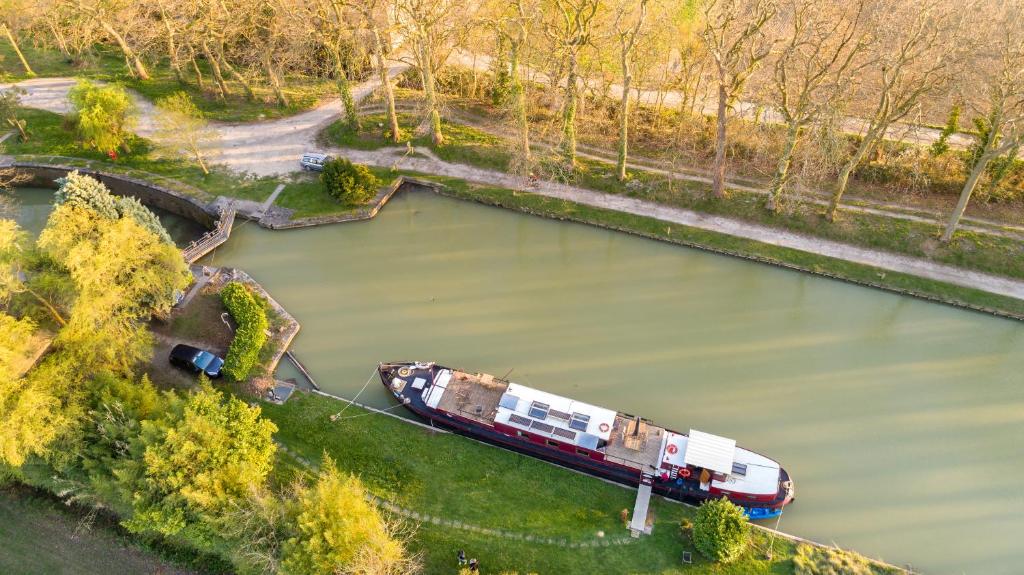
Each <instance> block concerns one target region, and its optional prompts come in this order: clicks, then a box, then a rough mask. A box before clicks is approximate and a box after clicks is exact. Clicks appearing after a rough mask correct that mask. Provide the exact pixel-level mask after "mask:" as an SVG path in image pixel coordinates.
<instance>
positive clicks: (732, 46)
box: [702, 0, 778, 198]
mask: <svg viewBox="0 0 1024 575" xmlns="http://www.w3.org/2000/svg"><path fill="white" fill-rule="evenodd" d="M703 12H704V33H703V36H702V37H703V39H704V44H705V46H706V47H707V50H708V54H710V55H711V59H712V61H713V62H714V66H715V80H716V82H717V88H718V112H717V119H718V121H717V128H716V135H715V163H714V168H713V173H712V189H713V191H714V194H715V197H718V198H724V197H725V196H726V191H725V162H726V149H725V144H726V139H727V136H726V129H727V120H728V118H727V114H728V112H729V108H730V106H731V105H732V103H733V102H734V101H735V100H736V99H737V98H738V97H739V95H740V94H741V93H742V92H743V88H744V86H745V85H746V83H747V80H748V79H749V78H750V75H751V74H753V73H754V71H755V70H756V69H757V68H758V66H759V65H760V64H761V62H762V61H763V60H764V59H765V58H767V57H768V55H769V54H770V53H771V48H772V44H771V41H770V40H769V38H768V37H767V35H766V34H765V27H766V26H767V25H768V24H769V22H771V21H772V19H773V18H774V17H775V15H776V14H777V13H778V7H777V6H776V5H775V1H774V0H707V1H706V2H705V4H704V9H703Z"/></svg>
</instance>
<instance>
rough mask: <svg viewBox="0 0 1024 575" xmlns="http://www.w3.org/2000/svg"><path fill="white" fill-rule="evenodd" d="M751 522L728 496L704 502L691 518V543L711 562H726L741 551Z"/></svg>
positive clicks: (748, 537) (747, 538)
mask: <svg viewBox="0 0 1024 575" xmlns="http://www.w3.org/2000/svg"><path fill="white" fill-rule="evenodd" d="M749 539H750V525H749V523H748V522H747V516H746V515H745V514H744V513H743V509H742V508H741V507H739V506H738V505H735V504H733V503H732V502H731V501H729V500H728V499H724V498H723V499H712V500H710V501H705V502H704V503H703V504H702V505H701V506H700V508H699V509H697V516H696V517H695V518H694V520H693V544H694V546H695V547H697V550H698V551H700V552H701V553H702V554H703V555H704V556H705V557H707V558H708V559H711V560H712V561H720V562H722V563H728V562H730V561H733V560H735V559H736V558H737V557H739V556H740V554H741V553H743V550H744V549H746V547H747V542H748V540H749Z"/></svg>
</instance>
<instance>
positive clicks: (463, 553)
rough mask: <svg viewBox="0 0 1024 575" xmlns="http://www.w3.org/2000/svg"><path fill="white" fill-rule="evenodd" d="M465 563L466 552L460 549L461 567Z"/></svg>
mask: <svg viewBox="0 0 1024 575" xmlns="http://www.w3.org/2000/svg"><path fill="white" fill-rule="evenodd" d="M465 564H466V552H465V551H463V550H462V549H459V567H462V566H463V565H465Z"/></svg>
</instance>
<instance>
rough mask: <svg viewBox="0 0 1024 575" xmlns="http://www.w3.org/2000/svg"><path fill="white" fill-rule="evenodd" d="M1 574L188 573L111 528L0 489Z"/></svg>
mask: <svg viewBox="0 0 1024 575" xmlns="http://www.w3.org/2000/svg"><path fill="white" fill-rule="evenodd" d="M0 573H5V574H6V575H30V574H33V575H34V574H40V573H61V574H65V575H76V574H82V575H92V574H94V573H124V574H126V575H129V574H139V575H149V574H151V573H163V574H165V575H172V574H180V575H186V574H188V573H193V571H189V570H186V569H184V568H182V567H178V566H175V565H174V564H172V563H169V562H167V561H165V560H163V559H160V558H158V557H156V556H154V555H153V554H152V553H151V552H149V551H148V550H146V549H144V548H141V547H139V546H138V545H137V544H136V543H135V542H134V541H133V540H132V539H130V538H126V537H124V536H122V535H120V534H119V533H117V532H116V531H114V530H112V529H110V528H109V527H108V526H107V525H106V524H105V523H104V521H103V520H99V521H98V522H96V523H94V524H92V525H90V523H89V522H88V521H83V520H82V518H81V517H78V516H75V515H72V514H69V513H68V511H67V510H66V509H65V508H62V507H61V506H58V505H57V504H56V503H55V502H54V501H52V500H50V499H47V498H43V497H40V496H38V495H35V494H34V492H32V491H31V490H28V489H24V488H16V487H4V488H0Z"/></svg>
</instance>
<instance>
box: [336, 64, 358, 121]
mask: <svg viewBox="0 0 1024 575" xmlns="http://www.w3.org/2000/svg"><path fill="white" fill-rule="evenodd" d="M334 74H335V76H337V80H338V95H339V96H340V97H341V105H342V106H345V125H347V126H348V129H349V130H352V131H353V132H358V131H359V129H360V126H359V114H358V113H357V111H356V100H355V98H353V97H352V84H351V83H350V82H349V81H348V74H347V73H346V71H345V66H344V65H342V58H341V55H340V54H338V53H337V52H335V54H334Z"/></svg>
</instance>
